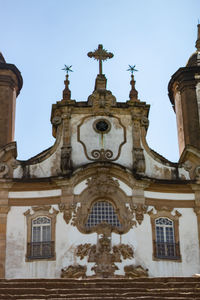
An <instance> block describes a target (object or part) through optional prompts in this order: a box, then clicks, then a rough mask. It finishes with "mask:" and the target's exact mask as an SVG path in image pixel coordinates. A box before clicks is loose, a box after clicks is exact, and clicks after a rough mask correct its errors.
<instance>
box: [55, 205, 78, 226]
mask: <svg viewBox="0 0 200 300" xmlns="http://www.w3.org/2000/svg"><path fill="white" fill-rule="evenodd" d="M75 209H76V205H75V204H70V205H68V204H65V203H61V204H59V210H60V212H63V218H64V220H65V222H66V223H67V224H69V222H70V220H71V218H72V214H73V212H75Z"/></svg>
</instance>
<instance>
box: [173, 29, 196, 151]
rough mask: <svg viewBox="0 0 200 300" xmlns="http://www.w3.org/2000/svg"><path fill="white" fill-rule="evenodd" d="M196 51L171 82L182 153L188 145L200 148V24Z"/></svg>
mask: <svg viewBox="0 0 200 300" xmlns="http://www.w3.org/2000/svg"><path fill="white" fill-rule="evenodd" d="M196 49H197V50H196V51H195V52H194V53H193V54H192V55H191V57H190V58H189V60H188V62H187V64H186V66H185V67H183V68H179V69H178V71H176V72H175V73H174V74H173V75H172V77H171V80H170V82H169V86H168V90H169V98H170V101H171V103H172V105H173V107H174V110H175V113H176V119H177V129H178V143H179V152H180V155H181V153H182V152H183V150H184V149H185V147H186V145H190V146H194V147H196V148H197V149H200V24H198V34H197V41H196Z"/></svg>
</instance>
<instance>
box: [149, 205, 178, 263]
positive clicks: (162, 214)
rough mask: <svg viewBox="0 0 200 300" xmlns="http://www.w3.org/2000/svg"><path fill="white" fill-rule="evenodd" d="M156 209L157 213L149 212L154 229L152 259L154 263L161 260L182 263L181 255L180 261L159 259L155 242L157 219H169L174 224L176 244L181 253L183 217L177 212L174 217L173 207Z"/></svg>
mask: <svg viewBox="0 0 200 300" xmlns="http://www.w3.org/2000/svg"><path fill="white" fill-rule="evenodd" d="M155 209H156V210H157V212H156V213H154V212H153V208H152V209H151V210H150V211H149V212H148V214H149V216H150V220H151V228H152V248H153V254H152V259H153V260H154V261H160V260H164V261H165V260H166V261H173V262H181V261H182V258H181V254H180V253H179V257H178V259H169V258H158V257H157V256H156V248H155V247H154V241H156V224H155V221H156V219H159V218H168V219H170V220H172V221H173V224H174V242H175V243H176V244H178V245H179V251H180V239H179V217H181V214H180V213H179V212H178V211H177V210H175V212H174V215H172V211H173V208H172V207H158V206H155Z"/></svg>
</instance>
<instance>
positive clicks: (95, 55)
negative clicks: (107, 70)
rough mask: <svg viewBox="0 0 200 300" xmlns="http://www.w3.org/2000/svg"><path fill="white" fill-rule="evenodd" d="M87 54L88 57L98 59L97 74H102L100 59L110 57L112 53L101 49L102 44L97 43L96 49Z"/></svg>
mask: <svg viewBox="0 0 200 300" xmlns="http://www.w3.org/2000/svg"><path fill="white" fill-rule="evenodd" d="M88 56H89V57H90V58H92V57H93V58H94V59H96V60H98V61H99V74H100V75H102V74H103V70H102V61H103V60H107V59H108V58H112V57H113V56H114V55H113V53H111V52H108V51H107V50H105V49H103V45H99V46H98V49H96V50H94V52H88Z"/></svg>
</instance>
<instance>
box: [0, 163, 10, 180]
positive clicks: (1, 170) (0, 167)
mask: <svg viewBox="0 0 200 300" xmlns="http://www.w3.org/2000/svg"><path fill="white" fill-rule="evenodd" d="M8 172H9V167H8V165H7V164H5V163H0V178H3V177H4V176H6V175H7V174H8Z"/></svg>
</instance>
